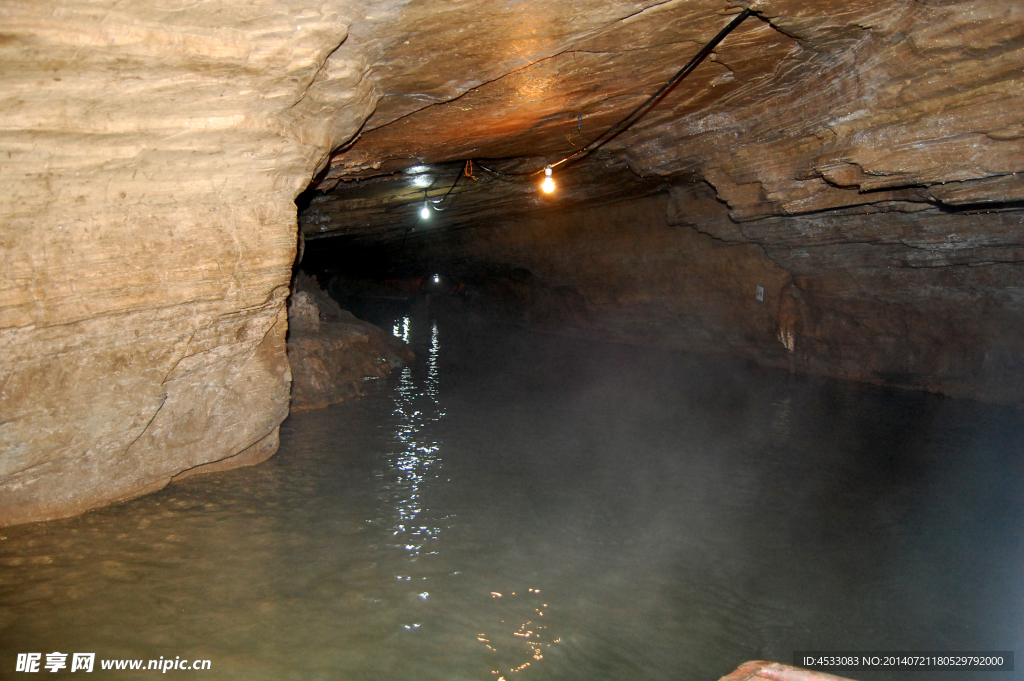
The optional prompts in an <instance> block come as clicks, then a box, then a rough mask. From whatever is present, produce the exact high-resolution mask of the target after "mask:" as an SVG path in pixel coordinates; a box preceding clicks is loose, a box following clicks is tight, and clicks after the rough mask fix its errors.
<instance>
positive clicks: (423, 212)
mask: <svg viewBox="0 0 1024 681" xmlns="http://www.w3.org/2000/svg"><path fill="white" fill-rule="evenodd" d="M428 218H430V206H429V205H427V202H426V201H424V202H423V208H420V219H422V220H426V219H428Z"/></svg>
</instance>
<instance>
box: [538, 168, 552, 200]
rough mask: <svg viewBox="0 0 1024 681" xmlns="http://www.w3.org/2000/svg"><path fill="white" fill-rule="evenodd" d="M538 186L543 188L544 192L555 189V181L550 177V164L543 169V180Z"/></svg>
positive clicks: (547, 192)
mask: <svg viewBox="0 0 1024 681" xmlns="http://www.w3.org/2000/svg"><path fill="white" fill-rule="evenodd" d="M540 188H541V189H543V190H544V193H545V194H550V193H551V192H553V191H555V181H554V179H552V177H551V166H548V167H546V168H545V169H544V181H543V182H541V183H540Z"/></svg>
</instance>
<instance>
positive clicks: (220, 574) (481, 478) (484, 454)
mask: <svg viewBox="0 0 1024 681" xmlns="http://www.w3.org/2000/svg"><path fill="white" fill-rule="evenodd" d="M392 330H393V333H394V334H395V335H396V336H397V337H400V338H403V339H406V340H408V341H409V342H410V343H412V344H413V346H414V347H415V348H416V350H417V353H418V359H417V361H416V362H414V363H413V364H412V365H411V366H409V367H407V368H405V369H403V370H402V371H401V372H397V373H396V374H395V375H393V376H392V377H391V378H390V379H388V380H387V381H380V382H374V383H372V384H368V389H369V393H368V394H367V395H366V396H365V397H363V398H360V399H358V400H352V401H349V402H347V403H344V404H341V405H336V406H334V407H331V408H329V409H325V410H322V411H318V412H310V413H307V414H303V415H300V416H298V417H294V418H291V419H289V420H288V421H286V422H285V424H284V426H283V428H282V448H281V451H280V453H279V454H278V455H277V456H275V457H274V458H273V459H271V460H270V461H268V462H267V463H266V464H263V465H261V466H257V467H254V468H250V469H243V470H238V471H232V472H229V473H225V474H220V475H211V476H205V477H202V478H196V479H193V480H189V481H186V482H185V483H183V484H179V485H174V486H172V487H169V488H168V489H166V490H164V491H163V492H160V493H158V494H154V495H150V496H147V497H144V498H141V499H138V500H135V501H132V502H128V503H125V504H121V505H118V506H114V507H110V508H107V509H101V510H99V511H97V512H94V513H90V514H87V515H85V516H82V517H80V518H73V519H69V520H65V521H59V522H54V523H47V524H40V525H34V526H26V527H20V528H9V529H7V530H2V531H0V536H3V537H5V539H3V540H0V677H4V678H5V677H6V675H7V672H8V671H9V670H10V669H13V666H12V665H13V664H14V662H13V660H14V657H13V655H14V654H16V653H17V652H32V651H34V652H44V653H45V652H52V651H54V650H59V651H65V650H67V651H70V652H75V651H78V652H93V651H95V652H97V654H98V656H99V657H101V658H102V657H126V658H128V657H131V658H150V657H158V656H160V655H163V656H164V657H171V658H173V657H174V656H176V655H181V656H190V657H193V658H194V657H203V658H209V659H210V660H211V661H212V663H213V669H214V671H215V672H217V673H218V675H219V676H221V677H222V678H238V679H267V680H270V679H274V680H275V681H277V680H279V679H302V680H303V681H305V680H308V679H438V680H441V679H444V680H446V681H447V680H462V679H466V680H468V679H492V680H496V679H505V681H514V679H559V680H562V679H587V680H588V681H593V680H600V679H607V680H611V679H666V680H667V679H673V680H676V679H683V680H687V681H688V680H691V679H692V680H694V681H714V680H715V679H717V678H718V677H719V676H720V675H722V674H725V673H727V672H728V671H730V670H731V669H732V668H734V667H735V666H736V665H737V664H739V662H741V661H743V660H745V659H751V658H773V659H781V660H783V661H789V659H790V656H791V654H792V651H793V650H795V649H847V650H858V649H860V650H866V649H889V650H891V649H971V648H981V649H985V648H988V649H1014V648H1016V649H1020V648H1021V647H1022V646H1021V645H1020V644H1021V643H1022V640H1024V636H1022V625H1021V617H1020V613H1021V612H1022V611H1024V608H1022V607H1021V606H1022V604H1024V579H1022V577H1021V572H1020V565H1021V559H1022V558H1024V532H1022V531H1021V527H1024V523H1022V522H1021V521H1022V520H1024V507H1022V506H1024V504H1022V496H1024V495H1022V488H1024V485H1022V482H1024V472H1022V461H1024V456H1022V454H1024V451H1022V444H1021V443H1022V442H1024V426H1022V423H1021V421H1022V420H1021V416H1020V414H1019V413H1014V412H1012V411H1010V410H1003V409H998V408H994V407H986V406H983V405H976V404H973V403H967V402H958V401H954V400H944V399H942V398H937V397H930V396H925V395H904V394H891V393H886V392H884V391H878V390H874V389H868V388H861V387H857V386H852V385H848V384H828V383H820V382H809V381H790V380H789V379H787V377H786V376H784V375H778V374H774V373H770V372H758V371H754V370H750V369H748V368H744V367H736V366H733V365H730V364H729V363H728V362H718V361H711V360H706V359H693V360H691V359H687V358H685V357H678V356H672V355H668V354H664V353H662V354H659V353H656V352H653V351H650V350H637V349H629V348H621V347H619V348H616V347H614V346H600V347H599V346H594V345H591V346H584V345H583V344H580V343H575V342H573V341H568V340H564V339H556V338H548V337H542V336H534V335H531V334H527V333H523V332H506V333H495V332H494V331H493V330H489V329H486V328H481V327H473V326H468V327H466V328H462V327H458V326H452V325H447V326H446V325H445V324H440V325H439V324H438V323H437V322H435V321H431V320H429V319H425V318H421V317H416V316H409V317H405V318H403V319H401V320H399V321H398V322H397V323H395V324H394V325H393V327H392ZM171 674H172V675H173V672H171ZM905 676H906V674H905V673H904V674H902V675H901V674H888V675H887V674H885V673H879V674H874V675H868V674H862V675H860V678H861V679H862V680H863V681H874V680H879V681H882V680H886V681H888V680H889V679H896V678H905ZM98 677H99V678H102V677H101V676H99V675H98ZM117 678H132V677H131V675H130V674H128V673H121V675H119V676H118V677H117ZM139 678H142V677H139ZM929 678H930V679H932V678H935V679H946V678H948V679H950V680H951V681H952V679H956V681H966V680H968V679H970V680H971V681H973V680H974V679H986V680H987V681H1005V679H1008V678H1012V676H1011V675H1005V674H1000V673H986V674H981V675H973V676H972V675H971V674H969V673H961V674H956V675H947V676H943V675H941V674H930V675H929Z"/></svg>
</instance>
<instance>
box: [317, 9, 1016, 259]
mask: <svg viewBox="0 0 1024 681" xmlns="http://www.w3.org/2000/svg"><path fill="white" fill-rule="evenodd" d="M747 6H748V5H747V4H743V5H742V6H740V5H737V4H730V3H728V2H721V1H718V2H715V1H710V0H669V1H667V2H665V1H660V2H658V1H653V0H644V1H636V0H633V1H627V0H617V1H614V2H607V1H597V0H576V1H568V2H551V1H550V0H546V1H545V0H521V1H518V2H512V1H509V2H493V1H477V0H465V1H462V2H449V1H444V2H442V1H441V0H414V1H412V2H407V3H380V5H379V6H378V7H377V8H376V9H375V10H374V13H370V14H367V16H366V18H364V19H363V20H362V21H360V22H356V23H355V24H353V26H352V28H351V29H350V33H349V38H348V41H347V42H346V44H345V46H343V49H358V50H360V51H362V52H364V53H365V54H366V55H368V56H367V63H369V64H370V66H369V67H368V68H367V70H366V74H365V75H364V78H368V79H371V81H372V82H373V84H374V85H373V86H374V88H375V93H376V97H377V101H376V108H375V110H374V112H373V113H372V115H371V116H370V117H369V118H368V119H367V120H366V122H365V124H364V125H363V127H362V129H361V130H360V132H359V133H358V134H357V135H356V136H355V137H354V138H353V139H352V140H350V141H348V142H347V143H346V144H344V145H343V146H341V147H340V148H338V149H336V150H335V151H334V152H333V153H332V155H331V157H330V159H329V162H328V163H327V165H326V167H324V168H323V169H322V170H321V172H320V173H319V174H318V176H317V178H316V179H315V181H314V183H313V184H312V186H311V188H312V191H310V192H309V193H308V194H307V196H306V197H305V198H304V199H303V200H302V201H301V202H300V209H302V213H301V215H300V224H301V225H302V230H303V233H304V234H305V235H306V237H307V238H319V237H323V236H347V237H350V238H356V239H362V238H367V239H388V238H394V237H396V236H398V235H402V234H405V233H407V232H408V231H410V230H416V229H421V228H425V225H426V222H427V221H422V222H421V221H420V220H419V219H418V217H417V215H418V210H419V208H420V207H421V206H422V205H423V202H424V200H425V199H426V198H428V197H429V198H430V199H431V200H432V205H433V202H434V201H437V202H439V203H437V204H436V207H437V209H440V210H439V212H434V213H433V214H432V218H431V220H430V223H431V226H430V228H431V229H435V228H438V227H449V228H451V227H457V226H461V225H466V224H475V223H481V222H483V223H487V222H493V221H494V220H500V219H504V218H505V217H507V216H509V215H514V214H517V213H521V212H524V211H532V210H538V209H545V208H552V207H556V206H567V205H573V204H578V203H581V202H594V201H613V200H617V199H619V198H623V197H627V196H636V195H641V194H644V193H653V192H657V191H660V190H663V189H664V188H665V187H666V186H667V185H672V184H677V185H678V184H685V183H693V182H697V181H704V182H707V183H708V184H710V185H711V186H712V187H713V188H714V190H715V192H716V193H717V197H718V199H719V200H721V201H722V202H724V203H726V204H727V205H728V207H729V209H730V215H731V218H732V219H733V220H735V221H746V220H757V219H762V218H766V217H772V216H780V215H799V214H804V213H811V212H817V211H823V210H835V209H844V210H849V209H851V207H852V208H856V207H859V206H868V207H873V208H872V210H876V209H877V207H878V206H885V207H887V209H891V210H903V209H905V210H908V211H916V210H920V209H921V208H927V207H939V208H941V207H943V206H947V207H948V206H952V207H956V208H958V209H959V208H963V207H965V206H966V207H972V206H980V207H985V206H989V207H992V206H1002V205H1007V204H1014V203H1015V202H1019V201H1020V200H1021V199H1024V181H1021V180H1018V175H1017V174H1016V173H1017V172H1019V171H1022V170H1024V125H1022V121H1024V115H1022V113H1021V111H1022V107H1021V106H1020V104H1021V97H1020V94H1019V93H1020V86H1021V68H1020V67H1021V64H1022V63H1024V40H1022V38H1024V29H1022V28H1021V27H1022V25H1024V8H1022V7H1021V6H1020V4H1019V3H1018V4H1014V3H1009V4H1007V5H1000V4H996V3H984V2H977V3H964V2H954V3H950V2H940V1H936V2H913V1H909V0H908V1H905V2H895V3H894V2H891V1H882V0H856V1H853V2H847V3H842V4H840V5H836V4H835V3H826V2H795V1H789V0H780V1H766V2H755V3H750V4H749V8H750V9H751V10H753V11H754V12H755V13H756V14H755V15H753V16H750V17H749V18H748V19H747V20H746V21H744V22H743V23H742V24H741V25H740V26H739V27H738V28H737V29H736V30H735V31H734V32H733V33H731V34H730V35H729V36H728V37H727V38H726V39H725V40H724V42H723V43H722V44H721V45H719V46H718V47H717V48H716V49H715V51H714V52H713V53H712V54H711V55H710V56H709V57H708V58H707V59H706V60H704V61H703V62H702V63H701V64H700V65H699V66H698V67H697V68H696V69H695V70H694V71H693V73H691V74H690V75H689V76H688V77H687V78H686V79H685V80H684V81H682V82H681V83H680V84H679V85H678V86H677V87H675V88H674V89H673V90H672V91H671V92H670V93H669V94H668V95H667V96H666V97H665V98H664V99H663V100H661V101H659V102H658V103H657V105H656V106H655V107H654V108H653V109H651V110H650V111H649V112H648V113H647V114H646V115H645V116H644V117H643V118H642V119H641V120H640V121H639V122H638V123H637V124H636V125H634V126H632V127H631V128H630V129H629V130H627V131H626V132H624V133H623V134H621V135H619V136H617V137H615V138H614V139H613V140H612V141H611V142H609V143H608V144H606V145H604V146H603V147H601V148H600V149H599V150H598V151H596V152H595V153H593V154H591V155H589V156H588V157H586V158H584V159H582V160H580V161H579V162H575V163H572V164H567V165H566V166H563V167H561V168H559V169H558V171H557V173H556V179H557V181H558V190H557V191H556V192H555V194H554V195H553V196H550V197H549V196H544V195H542V194H541V192H539V190H538V188H537V185H538V184H539V179H538V178H529V179H512V178H507V177H501V176H496V175H492V174H490V173H488V172H487V171H486V170H484V168H486V167H492V168H494V169H498V170H501V171H503V172H511V173H514V172H523V171H533V170H537V169H540V168H543V167H544V165H545V164H548V163H553V162H556V161H558V160H560V159H562V158H564V157H566V156H568V155H569V154H572V153H573V152H574V151H577V150H579V149H580V148H581V147H583V146H585V145H586V144H588V143H589V142H591V141H592V140H593V139H595V138H597V137H598V136H599V135H600V134H601V133H602V132H604V131H605V130H606V129H608V128H609V127H610V126H611V125H612V124H614V123H615V122H616V121H618V120H619V119H621V118H622V117H623V116H625V115H626V114H627V113H629V112H630V111H631V110H632V109H633V108H634V107H636V106H637V105H638V104H640V103H641V102H643V101H644V100H645V99H646V97H647V96H648V95H650V94H651V93H653V92H654V91H656V90H657V89H658V88H659V87H660V86H661V85H662V84H664V83H665V82H666V81H667V80H668V79H669V78H670V77H671V76H672V74H673V73H675V72H676V71H677V70H678V69H679V68H680V67H681V66H682V65H683V64H685V63H686V61H687V60H688V59H690V58H691V57H692V56H693V55H694V54H695V53H697V51H698V50H699V49H700V48H701V47H702V46H703V45H705V44H706V43H707V42H708V41H709V40H710V39H711V38H712V37H713V36H714V35H715V34H716V33H718V31H719V30H721V29H722V28H723V27H725V26H726V25H727V24H728V22H729V21H730V20H731V19H732V18H734V16H733V15H735V14H737V13H739V12H740V11H742V9H743V8H744V7H747ZM470 159H473V160H475V165H474V172H473V173H472V177H469V176H466V175H465V174H463V176H462V178H461V179H460V180H459V182H458V184H457V185H456V186H455V188H454V190H451V191H449V190H450V189H451V188H452V185H453V183H454V182H455V179H456V178H457V177H459V175H460V173H464V169H465V167H466V166H465V161H466V160H470ZM481 166H483V167H481ZM446 196H447V198H444V197H446Z"/></svg>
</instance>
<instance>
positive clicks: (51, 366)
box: [0, 0, 373, 525]
mask: <svg viewBox="0 0 1024 681" xmlns="http://www.w3.org/2000/svg"><path fill="white" fill-rule="evenodd" d="M353 5H354V3H344V2H335V3H330V2H321V3H306V2H300V1H285V0H274V1H272V2H271V1H267V0H263V1H259V0H257V1H256V2H251V1H248V0H247V1H246V2H241V1H240V0H239V1H232V0H214V1H211V2H202V3H195V2H191V1H189V2H181V1H178V0H160V1H159V2H152V3H130V4H126V3H120V2H114V1H109V2H103V1H101V2H89V3H85V2H78V3H75V2H72V3H66V2H46V1H40V2H26V3H7V4H5V5H4V6H3V8H0V17H2V18H0V26H2V28H0V63H2V64H3V69H2V70H0V101H2V104H0V158H2V159H3V161H2V164H0V253H2V258H3V259H2V261H0V271H2V278H0V525H2V524H11V523H18V522H25V521H31V520H39V519H45V518H52V517H58V516H63V515H69V514H73V513H77V512H80V511H82V510H85V509H88V508H90V507H93V506H96V505H100V504H103V503H108V502H110V501H112V500H116V499H122V498H128V497H132V496H136V495H139V494H141V493H144V492H147V491H151V490H154V489H158V488H160V487H162V486H163V485H165V484H167V482H168V481H169V480H170V479H171V478H173V477H174V476H176V475H178V474H180V473H181V472H182V471H185V470H196V467H201V466H203V465H205V464H209V463H211V462H217V461H222V460H224V461H225V462H224V463H221V464H220V468H225V467H228V466H230V465H232V464H239V465H241V464H245V463H254V462H256V461H259V460H262V459H265V458H266V457H267V456H270V455H271V454H273V453H274V451H275V450H276V447H277V428H278V424H279V423H280V422H281V421H282V420H283V419H284V417H285V416H286V414H287V405H288V390H289V381H290V373H289V367H288V362H287V358H286V355H285V333H286V328H287V315H286V311H285V306H284V303H285V299H286V297H287V295H288V282H289V279H290V275H291V266H292V262H293V260H294V256H295V246H296V244H295V241H296V221H295V205H294V198H295V196H296V195H297V194H298V193H299V192H300V191H301V190H302V189H303V188H304V187H305V186H306V185H307V184H308V182H309V180H310V178H311V177H312V175H313V174H314V173H315V172H316V169H317V168H318V166H322V165H323V163H325V161H326V155H327V153H328V152H329V151H330V149H331V148H332V147H333V146H334V145H336V144H337V143H338V142H339V141H341V140H343V139H344V138H346V137H347V136H351V135H352V134H353V133H354V132H355V130H356V129H357V128H358V126H359V125H360V124H361V123H362V121H363V120H365V119H366V117H367V116H368V115H369V113H370V111H371V110H372V106H373V102H372V97H371V96H370V92H369V86H368V85H367V84H366V83H365V82H363V79H362V76H363V72H364V70H365V69H364V65H363V64H362V63H361V62H360V59H359V55H358V54H357V53H354V52H351V51H346V50H345V49H338V47H339V45H340V44H341V43H342V42H343V41H344V40H345V38H346V35H347V28H348V25H349V24H350V23H351V22H352V21H353V16H352V12H353V11H354V10H353V8H352V6H353ZM230 457H234V458H230Z"/></svg>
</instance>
